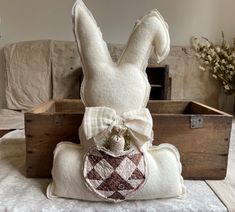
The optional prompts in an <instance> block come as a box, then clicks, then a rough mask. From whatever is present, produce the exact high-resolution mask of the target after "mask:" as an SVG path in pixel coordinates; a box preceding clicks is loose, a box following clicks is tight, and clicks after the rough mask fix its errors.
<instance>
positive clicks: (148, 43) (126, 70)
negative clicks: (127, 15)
mask: <svg viewBox="0 0 235 212" xmlns="http://www.w3.org/2000/svg"><path fill="white" fill-rule="evenodd" d="M73 23H74V32H75V38H76V41H77V44H78V49H79V54H80V58H81V62H82V67H83V71H84V81H83V83H82V87H81V98H82V100H83V102H84V104H85V106H87V107H96V106H107V107H110V108H113V109H115V110H116V111H117V113H118V114H121V113H123V112H127V111H130V110H138V109H140V108H143V107H145V106H146V104H147V102H148V99H149V93H150V85H149V83H148V80H147V76H146V73H145V69H146V67H147V64H148V58H149V57H150V54H151V52H152V50H154V51H155V53H156V55H157V59H158V61H159V62H160V61H161V60H163V59H164V58H165V57H166V56H167V55H168V53H169V50H170V38H169V33H168V28H167V24H166V23H165V21H164V19H163V18H162V16H161V15H160V13H159V12H158V11H157V10H153V11H151V12H149V13H148V14H147V15H145V16H144V17H143V18H142V19H140V20H138V21H137V23H136V25H135V28H134V30H133V32H132V34H131V36H130V38H129V40H128V43H127V46H126V48H125V49H124V51H123V52H122V55H121V57H120V58H119V61H118V62H117V63H115V62H113V60H112V58H111V56H110V53H109V51H108V48H107V45H106V43H105V41H104V40H103V38H102V34H101V32H100V30H99V28H98V26H97V24H96V21H95V19H94V18H93V16H92V14H91V13H90V11H89V10H88V8H87V7H86V6H85V5H84V3H83V2H82V0H77V1H76V3H75V5H74V7H73ZM153 47H154V48H153Z"/></svg>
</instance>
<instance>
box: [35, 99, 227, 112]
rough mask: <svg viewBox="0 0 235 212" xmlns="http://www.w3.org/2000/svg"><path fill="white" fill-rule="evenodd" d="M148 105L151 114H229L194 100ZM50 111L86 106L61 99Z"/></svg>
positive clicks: (70, 109)
mask: <svg viewBox="0 0 235 212" xmlns="http://www.w3.org/2000/svg"><path fill="white" fill-rule="evenodd" d="M147 107H148V108H149V110H150V112H151V114H182V115H184V114H201V115H203V114H207V115H227V114H226V113H223V112H222V111H219V110H216V109H214V108H211V107H209V106H206V105H203V104H200V103H197V102H193V101H168V100H154V101H151V100H150V101H149V103H148V105H147ZM44 109H45V110H44V111H36V110H35V111H34V112H36V113H37V112H48V113H84V111H85V108H84V105H83V103H82V101H81V100H59V101H55V102H54V101H53V102H51V103H50V104H48V105H47V107H45V108H44Z"/></svg>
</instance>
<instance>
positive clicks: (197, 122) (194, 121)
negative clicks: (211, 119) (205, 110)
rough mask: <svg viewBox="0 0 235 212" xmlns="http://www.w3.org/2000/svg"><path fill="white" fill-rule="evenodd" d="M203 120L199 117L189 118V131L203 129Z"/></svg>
mask: <svg viewBox="0 0 235 212" xmlns="http://www.w3.org/2000/svg"><path fill="white" fill-rule="evenodd" d="M203 125H204V120H203V117H201V116H191V117H190V127H191V129H198V128H203Z"/></svg>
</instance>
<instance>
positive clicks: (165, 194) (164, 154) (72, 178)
mask: <svg viewBox="0 0 235 212" xmlns="http://www.w3.org/2000/svg"><path fill="white" fill-rule="evenodd" d="M86 151H87V150H86V149H84V148H83V147H82V146H81V145H78V144H74V143H70V142H61V143H59V144H58V145H57V147H56V149H55V152H54V163H53V169H52V176H53V182H52V183H51V184H50V185H49V186H48V188H47V197H48V198H55V197H64V198H72V199H80V200H88V201H105V200H107V199H105V198H102V197H100V196H99V195H96V194H95V193H93V192H91V191H90V190H89V189H88V187H87V186H86V185H85V180H84V176H83V174H82V171H81V170H82V169H83V162H84V155H85V153H86ZM144 154H145V156H146V162H147V163H148V165H149V166H148V170H149V171H148V177H147V179H146V182H145V185H144V186H143V188H141V189H140V190H138V191H137V192H136V193H134V194H133V195H130V196H128V197H127V200H143V199H156V198H171V197H179V198H180V197H183V196H184V194H185V187H184V184H183V179H182V177H181V164H180V160H179V153H178V151H177V149H176V148H175V147H174V146H172V145H170V144H161V145H159V146H155V147H151V148H149V150H148V151H146V152H145V153H144Z"/></svg>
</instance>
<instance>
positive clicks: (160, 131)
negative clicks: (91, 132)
mask: <svg viewBox="0 0 235 212" xmlns="http://www.w3.org/2000/svg"><path fill="white" fill-rule="evenodd" d="M42 107H43V108H44V109H43V108H41V111H44V112H42V113H38V114H35V113H34V112H33V111H34V110H33V111H31V112H29V113H26V114H25V124H26V126H25V129H26V144H27V158H26V165H27V176H28V177H49V176H50V171H51V168H52V160H53V150H54V148H55V146H56V144H57V143H59V142H61V141H72V142H77V143H78V142H79V138H78V128H79V126H80V124H81V122H82V118H83V113H84V106H83V104H82V102H81V101H80V100H63V101H54V103H53V104H51V103H50V106H48V105H47V106H46V109H47V110H48V111H49V112H46V111H45V105H43V106H42ZM53 108H54V110H55V112H52V111H53V110H52V109H53ZM148 108H149V109H150V111H151V114H152V117H153V130H154V137H155V140H154V144H155V145H158V144H160V143H171V144H173V145H175V146H176V147H177V148H178V149H179V152H180V154H181V161H182V165H183V176H184V178H185V179H224V177H225V176H226V169H227V159H228V149H229V141H230V132H231V126H232V116H230V115H228V114H225V113H223V112H221V111H218V110H215V109H213V108H210V107H207V106H205V105H202V104H199V103H196V102H186V101H150V102H149V104H148ZM37 111H39V110H38V108H37V110H36V112H37ZM195 115H196V116H200V117H201V118H202V119H203V127H202V128H198V129H192V128H191V125H190V119H191V117H192V116H195Z"/></svg>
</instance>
